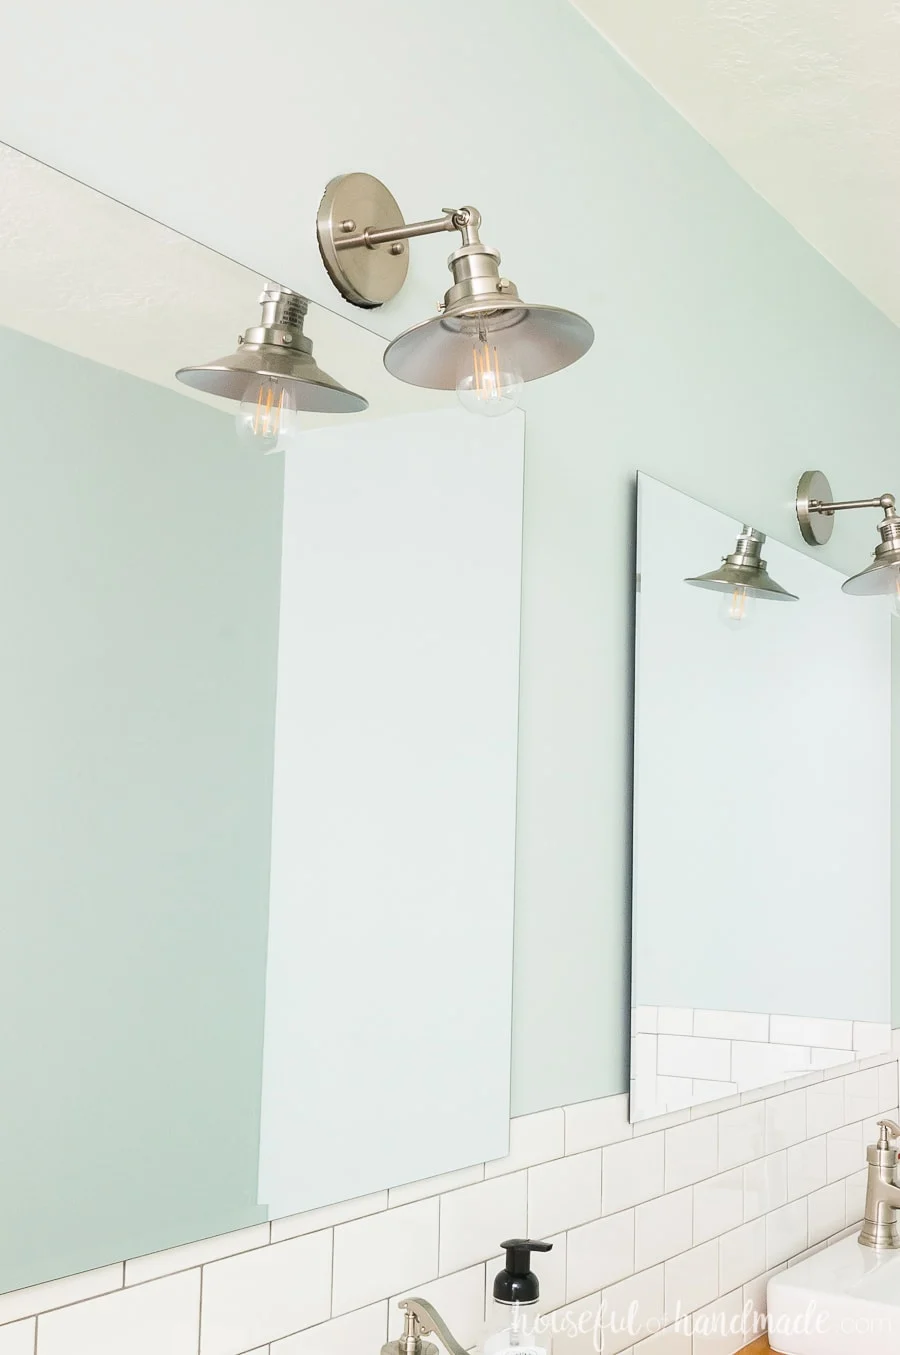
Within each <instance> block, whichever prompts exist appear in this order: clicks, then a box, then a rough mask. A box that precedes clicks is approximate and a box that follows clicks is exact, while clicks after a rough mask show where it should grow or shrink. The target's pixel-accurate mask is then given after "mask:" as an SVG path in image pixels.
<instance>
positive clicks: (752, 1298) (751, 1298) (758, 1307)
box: [742, 1262, 786, 1341]
mask: <svg viewBox="0 0 900 1355" xmlns="http://www.w3.org/2000/svg"><path fill="white" fill-rule="evenodd" d="M785 1269H786V1266H785V1265H784V1263H783V1262H782V1264H781V1265H778V1266H773V1267H772V1268H771V1270H766V1271H764V1272H763V1274H762V1275H757V1276H756V1278H755V1279H753V1280H748V1282H747V1283H746V1284H745V1285H743V1286H742V1295H743V1307H744V1340H745V1341H751V1340H756V1338H757V1337H758V1336H762V1335H764V1334H765V1330H766V1325H765V1318H766V1313H767V1311H768V1302H767V1294H766V1289H767V1287H768V1283H769V1280H770V1279H771V1278H772V1276H773V1275H780V1274H781V1272H782V1271H783V1270H785Z"/></svg>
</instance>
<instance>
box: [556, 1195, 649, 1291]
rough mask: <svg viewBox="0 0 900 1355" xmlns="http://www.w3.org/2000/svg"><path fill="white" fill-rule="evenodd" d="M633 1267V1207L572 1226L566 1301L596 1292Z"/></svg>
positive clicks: (623, 1277)
mask: <svg viewBox="0 0 900 1355" xmlns="http://www.w3.org/2000/svg"><path fill="white" fill-rule="evenodd" d="M633 1271H634V1210H632V1209H626V1210H623V1212H622V1213H621V1214H610V1215H609V1217H608V1218H605V1219H596V1220H595V1221H594V1222H593V1223H588V1224H585V1225H583V1226H582V1227H581V1228H573V1229H572V1230H571V1231H570V1233H569V1241H568V1253H567V1280H566V1302H567V1303H571V1302H572V1300H573V1299H577V1298H581V1297H582V1296H583V1295H587V1294H593V1293H596V1291H597V1290H598V1289H604V1288H606V1286H607V1285H610V1284H615V1282H616V1281H617V1280H624V1279H625V1278H626V1276H628V1275H631V1274H632V1273H633Z"/></svg>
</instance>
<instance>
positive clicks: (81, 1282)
mask: <svg viewBox="0 0 900 1355" xmlns="http://www.w3.org/2000/svg"><path fill="white" fill-rule="evenodd" d="M123 1271H124V1266H123V1265H122V1262H121V1261H117V1262H116V1263H115V1265H112V1266H102V1267H101V1268H100V1269H99V1270H84V1271H82V1272H81V1274H79V1275H67V1276H66V1277H65V1278H64V1279H62V1280H48V1281H47V1283H46V1284H34V1285H30V1286H29V1288H28V1289H13V1290H12V1291H11V1292H10V1293H8V1294H0V1322H15V1321H16V1320H17V1319H18V1318H20V1317H32V1316H33V1315H34V1314H35V1313H44V1312H46V1311H47V1310H48V1309H50V1308H62V1307H65V1306H66V1305H67V1304H70V1303H79V1302H80V1301H81V1300H82V1299H89V1298H93V1297H94V1296H95V1295H98V1294H108V1293H109V1292H110V1291H111V1290H113V1289H121V1288H122V1276H123Z"/></svg>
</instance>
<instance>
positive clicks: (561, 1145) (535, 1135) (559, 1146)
mask: <svg viewBox="0 0 900 1355" xmlns="http://www.w3.org/2000/svg"><path fill="white" fill-rule="evenodd" d="M565 1137H566V1120H565V1113H564V1111H563V1109H562V1107H561V1106H558V1107H557V1108H556V1109H555V1110H541V1111H538V1112H537V1113H536V1114H534V1115H519V1116H517V1117H516V1119H514V1120H510V1122H509V1154H508V1155H507V1156H506V1157H499V1158H496V1159H495V1161H493V1162H486V1163H485V1167H484V1175H485V1178H486V1179H489V1178H491V1177H494V1176H503V1175H505V1174H506V1173H508V1172H514V1171H522V1170H523V1169H524V1168H525V1167H534V1166H536V1165H537V1164H538V1163H539V1162H549V1161H550V1160H551V1159H552V1158H554V1157H562V1155H563V1153H564V1152H565V1150H566V1145H565Z"/></svg>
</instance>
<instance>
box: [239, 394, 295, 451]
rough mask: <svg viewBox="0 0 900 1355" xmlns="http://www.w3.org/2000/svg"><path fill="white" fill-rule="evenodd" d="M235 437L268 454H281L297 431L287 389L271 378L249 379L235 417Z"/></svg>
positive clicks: (290, 398)
mask: <svg viewBox="0 0 900 1355" xmlns="http://www.w3.org/2000/svg"><path fill="white" fill-rule="evenodd" d="M234 423H235V427H236V428H237V434H238V438H239V439H240V441H241V442H243V443H244V444H245V445H246V446H248V447H254V448H255V449H256V450H257V451H259V452H263V453H265V454H266V455H268V454H269V453H270V452H282V451H284V449H285V446H286V444H287V442H288V441H289V440H290V438H291V437H292V436H294V435H295V434H296V433H297V431H298V421H297V406H296V404H295V402H294V397H293V396H292V395H291V392H290V388H289V387H288V386H287V385H286V384H285V382H283V381H278V380H276V379H275V378H274V377H271V376H254V377H251V379H250V383H249V385H248V386H247V389H246V391H245V392H244V398H243V400H242V401H241V407H240V409H239V410H238V412H237V414H236V415H235V420H234Z"/></svg>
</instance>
